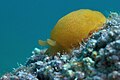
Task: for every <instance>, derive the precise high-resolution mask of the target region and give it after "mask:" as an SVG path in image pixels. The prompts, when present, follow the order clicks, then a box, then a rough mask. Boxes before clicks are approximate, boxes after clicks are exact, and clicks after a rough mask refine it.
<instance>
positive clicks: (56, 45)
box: [39, 9, 106, 55]
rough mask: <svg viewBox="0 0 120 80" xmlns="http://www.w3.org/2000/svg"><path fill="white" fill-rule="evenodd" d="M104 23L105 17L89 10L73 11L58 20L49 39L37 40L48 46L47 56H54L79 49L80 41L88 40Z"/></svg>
mask: <svg viewBox="0 0 120 80" xmlns="http://www.w3.org/2000/svg"><path fill="white" fill-rule="evenodd" d="M105 22H106V18H105V16H104V15H103V14H102V13H100V12H98V11H93V10H89V9H80V10H77V11H73V12H71V13H69V14H67V15H65V16H64V17H62V18H61V19H60V20H58V22H57V24H56V25H55V27H54V28H53V30H52V31H51V36H50V39H47V41H42V40H39V44H40V45H42V46H45V45H49V46H50V48H49V49H48V50H47V51H46V53H47V54H50V55H54V54H56V53H57V52H61V53H63V52H70V51H71V49H73V48H76V47H79V46H80V43H81V41H82V40H84V39H86V38H88V37H89V36H90V34H91V33H93V32H95V31H97V30H99V29H101V28H102V27H103V25H104V23H105Z"/></svg>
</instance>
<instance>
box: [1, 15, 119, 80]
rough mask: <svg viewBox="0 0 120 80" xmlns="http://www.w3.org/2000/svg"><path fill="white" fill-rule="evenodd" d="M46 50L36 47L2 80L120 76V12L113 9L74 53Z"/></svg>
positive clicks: (102, 79) (81, 79) (96, 79)
mask: <svg viewBox="0 0 120 80" xmlns="http://www.w3.org/2000/svg"><path fill="white" fill-rule="evenodd" d="M44 52H45V50H40V49H38V48H35V50H34V51H33V55H32V56H31V57H30V58H29V59H28V61H27V62H26V65H24V66H20V67H19V68H17V69H15V70H14V71H13V73H6V74H5V75H3V76H2V77H1V79H0V80H120V16H119V15H118V14H117V13H111V14H110V18H108V21H107V23H106V25H105V28H104V29H102V30H100V31H98V32H96V33H93V35H92V36H91V38H89V39H88V41H86V42H83V44H82V45H81V47H80V48H79V49H74V50H73V52H72V55H68V54H64V55H60V53H57V55H56V56H48V55H45V54H44Z"/></svg>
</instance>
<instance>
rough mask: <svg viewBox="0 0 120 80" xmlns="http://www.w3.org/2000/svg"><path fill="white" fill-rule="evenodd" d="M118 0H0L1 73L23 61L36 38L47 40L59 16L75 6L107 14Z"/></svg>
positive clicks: (76, 8)
mask: <svg viewBox="0 0 120 80" xmlns="http://www.w3.org/2000/svg"><path fill="white" fill-rule="evenodd" d="M119 3H120V2H119V0H0V75H1V74H4V73H5V72H10V71H11V70H12V68H14V67H15V68H16V67H18V66H17V63H21V64H24V63H25V61H26V60H27V58H28V57H29V56H30V55H31V52H32V50H33V49H34V48H35V47H38V48H43V47H40V46H39V45H38V43H37V41H38V39H43V40H46V39H47V38H49V36H50V31H51V30H52V28H53V27H54V25H55V24H56V22H57V21H58V19H60V18H61V17H62V16H64V15H66V14H67V13H69V12H71V11H74V10H78V9H85V8H88V9H93V10H98V11H101V12H102V13H104V14H105V15H108V14H109V11H117V12H119V11H120V6H119V5H120V4H119Z"/></svg>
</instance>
